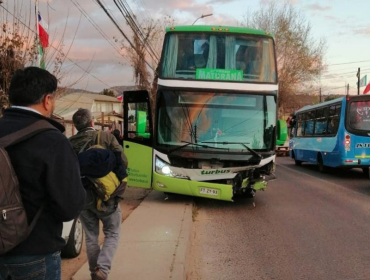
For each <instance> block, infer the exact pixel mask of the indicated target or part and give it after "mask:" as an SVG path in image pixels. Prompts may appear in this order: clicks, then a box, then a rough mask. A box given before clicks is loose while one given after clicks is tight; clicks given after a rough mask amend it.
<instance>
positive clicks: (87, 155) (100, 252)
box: [69, 109, 127, 280]
mask: <svg viewBox="0 0 370 280" xmlns="http://www.w3.org/2000/svg"><path fill="white" fill-rule="evenodd" d="M72 119H73V123H74V125H75V127H76V129H77V130H78V133H77V134H76V135H74V136H72V137H71V138H70V139H69V140H70V142H71V144H72V147H73V149H74V150H75V152H76V153H77V154H78V158H79V160H80V168H81V175H83V179H82V180H83V185H84V186H85V188H86V190H87V199H86V205H85V208H84V210H82V212H81V214H80V220H81V222H82V225H83V227H84V229H85V235H86V252H87V257H88V261H89V269H90V273H91V278H92V279H93V280H102V279H107V277H108V274H109V272H110V269H111V263H112V260H113V256H114V254H115V252H116V249H117V246H118V239H119V234H120V228H121V222H122V221H121V220H122V216H121V210H120V208H119V204H118V202H119V200H120V198H122V195H123V191H124V188H125V187H126V177H127V174H126V167H127V159H126V157H125V155H124V154H123V150H122V146H120V145H119V144H118V142H117V140H116V138H115V137H114V135H113V134H111V133H109V132H106V131H97V130H95V129H94V120H93V117H92V115H91V112H90V111H89V110H87V109H79V110H78V111H77V112H76V113H75V114H74V115H73V117H72ZM110 165H112V167H110V168H108V170H104V169H107V167H109V166H110ZM107 174H108V175H107ZM105 175H107V176H105ZM112 175H113V176H112ZM103 176H105V177H103ZM98 177H103V178H98ZM111 177H116V178H115V179H114V181H117V182H116V183H115V182H114V181H113V182H111V183H112V184H113V185H114V184H116V186H115V187H114V188H116V189H113V190H110V191H108V188H109V187H108V186H106V184H107V180H105V181H104V180H103V179H104V178H108V179H109V178H111ZM99 181H100V182H99ZM99 221H101V222H102V223H103V232H104V243H103V246H102V248H100V244H99Z"/></svg>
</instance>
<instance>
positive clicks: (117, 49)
mask: <svg viewBox="0 0 370 280" xmlns="http://www.w3.org/2000/svg"><path fill="white" fill-rule="evenodd" d="M71 2H72V3H73V4H74V5H75V6H76V8H77V9H78V10H79V11H80V12H81V13H82V14H83V15H84V17H85V18H86V19H87V20H88V21H89V22H90V23H91V25H92V26H93V27H94V28H95V30H97V31H98V32H99V33H100V35H102V36H103V38H104V39H105V40H106V41H107V42H108V43H109V44H110V45H111V46H112V47H113V48H114V49H115V50H116V51H117V53H118V54H119V55H120V56H121V57H123V58H125V57H124V56H123V55H122V54H121V52H120V49H119V48H118V47H117V46H116V45H114V44H113V43H112V42H111V40H110V39H109V37H108V35H107V34H106V33H105V32H104V31H103V30H102V29H101V28H100V27H99V25H98V24H96V22H95V21H94V20H93V19H92V18H91V17H90V16H89V15H88V13H87V12H86V11H85V10H84V9H83V7H82V6H81V5H80V4H79V3H78V2H77V1H76V2H75V0H71ZM125 59H126V58H125Z"/></svg>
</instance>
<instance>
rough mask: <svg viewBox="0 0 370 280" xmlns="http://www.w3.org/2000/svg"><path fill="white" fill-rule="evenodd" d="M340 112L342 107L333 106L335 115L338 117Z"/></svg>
mask: <svg viewBox="0 0 370 280" xmlns="http://www.w3.org/2000/svg"><path fill="white" fill-rule="evenodd" d="M341 110H342V105H337V106H335V115H336V116H339V117H340V111H341Z"/></svg>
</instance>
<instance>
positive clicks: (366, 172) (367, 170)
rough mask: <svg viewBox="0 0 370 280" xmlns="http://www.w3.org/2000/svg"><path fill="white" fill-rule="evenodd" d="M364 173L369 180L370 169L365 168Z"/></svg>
mask: <svg viewBox="0 0 370 280" xmlns="http://www.w3.org/2000/svg"><path fill="white" fill-rule="evenodd" d="M362 172H364V176H365V177H366V178H369V176H370V169H369V167H363V168H362Z"/></svg>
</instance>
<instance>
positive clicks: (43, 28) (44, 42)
mask: <svg viewBox="0 0 370 280" xmlns="http://www.w3.org/2000/svg"><path fill="white" fill-rule="evenodd" d="M37 19H38V22H37V26H38V29H39V40H40V44H41V46H42V47H43V48H47V47H48V46H49V34H48V32H47V31H48V24H47V23H46V22H45V21H44V20H43V19H42V17H41V14H40V12H39V13H38V17H37Z"/></svg>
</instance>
